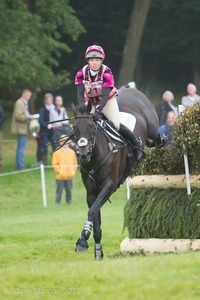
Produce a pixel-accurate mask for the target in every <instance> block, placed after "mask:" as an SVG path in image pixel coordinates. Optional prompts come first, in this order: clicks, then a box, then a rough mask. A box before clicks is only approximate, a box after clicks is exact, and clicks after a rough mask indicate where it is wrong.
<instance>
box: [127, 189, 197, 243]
mask: <svg viewBox="0 0 200 300" xmlns="http://www.w3.org/2000/svg"><path fill="white" fill-rule="evenodd" d="M124 226H125V227H127V229H128V233H129V238H162V239H165V238H171V239H195V238H200V191H199V190H196V191H194V192H193V193H192V194H191V195H190V196H188V195H187V193H186V190H185V189H180V190H179V189H167V190H166V189H136V190H133V191H132V194H131V199H130V200H129V201H128V202H127V204H126V206H125V208H124Z"/></svg>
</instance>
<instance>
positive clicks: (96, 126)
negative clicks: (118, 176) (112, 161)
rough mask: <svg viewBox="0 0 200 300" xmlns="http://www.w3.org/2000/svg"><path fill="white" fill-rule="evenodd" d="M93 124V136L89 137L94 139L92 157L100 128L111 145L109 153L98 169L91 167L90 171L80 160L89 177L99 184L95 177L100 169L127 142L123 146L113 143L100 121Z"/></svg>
mask: <svg viewBox="0 0 200 300" xmlns="http://www.w3.org/2000/svg"><path fill="white" fill-rule="evenodd" d="M81 117H82V118H88V117H89V116H81ZM93 126H94V130H93V133H94V134H93V136H92V137H91V138H88V139H87V140H89V139H93V142H92V144H91V147H90V148H89V150H90V156H91V157H92V155H93V149H94V147H95V145H96V137H97V131H98V130H99V131H100V132H101V133H102V134H103V135H104V136H105V138H106V140H107V142H108V145H109V149H110V151H109V152H108V153H107V155H106V156H105V158H104V159H103V161H102V163H101V164H100V165H99V166H98V168H97V169H96V170H94V169H91V170H90V171H88V170H87V169H86V168H84V166H83V163H81V160H80V166H81V169H82V170H83V171H84V172H85V173H87V174H88V175H89V177H90V178H91V179H92V180H93V181H94V182H95V184H96V185H97V183H96V181H95V177H96V176H97V174H98V172H99V171H100V169H101V168H102V167H103V166H104V164H105V163H106V161H107V160H108V158H109V157H110V156H111V155H112V154H113V153H115V152H117V151H118V150H120V149H122V148H124V147H126V146H127V144H126V143H123V145H122V146H116V145H115V144H114V143H112V141H111V138H110V137H109V135H108V134H107V133H106V130H105V129H103V128H102V127H101V126H99V124H98V123H95V122H94V121H93Z"/></svg>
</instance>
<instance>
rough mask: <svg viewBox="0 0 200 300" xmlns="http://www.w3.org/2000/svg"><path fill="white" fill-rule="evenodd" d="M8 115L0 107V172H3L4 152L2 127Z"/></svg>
mask: <svg viewBox="0 0 200 300" xmlns="http://www.w3.org/2000/svg"><path fill="white" fill-rule="evenodd" d="M5 118H6V115H5V112H4V110H3V108H2V107H1V106H0V171H2V170H3V151H2V144H3V134H2V131H1V129H2V125H3V123H4V121H5Z"/></svg>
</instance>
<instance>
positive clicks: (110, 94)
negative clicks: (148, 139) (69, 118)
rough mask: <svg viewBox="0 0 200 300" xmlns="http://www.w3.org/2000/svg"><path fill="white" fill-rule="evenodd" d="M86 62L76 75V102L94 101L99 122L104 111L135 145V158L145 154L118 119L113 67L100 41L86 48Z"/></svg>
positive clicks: (138, 142) (80, 104) (95, 117)
mask: <svg viewBox="0 0 200 300" xmlns="http://www.w3.org/2000/svg"><path fill="white" fill-rule="evenodd" d="M85 59H86V60H87V65H85V66H84V67H83V68H82V69H81V70H79V71H78V72H77V74H76V78H75V84H76V85H77V101H78V105H79V106H83V105H85V104H86V103H87V102H88V101H91V102H92V105H93V106H94V108H95V111H94V113H93V119H94V120H95V121H97V120H98V119H99V118H101V116H102V114H103V115H104V116H105V117H106V118H107V119H108V120H110V121H111V122H112V123H113V124H114V126H115V128H116V130H117V131H119V132H120V133H121V134H122V136H124V137H125V138H127V139H128V140H129V141H130V143H131V144H132V145H133V147H136V148H135V150H136V151H135V152H136V154H135V155H136V159H137V160H140V159H141V158H142V157H143V156H144V152H143V148H142V144H141V141H140V140H138V139H137V138H136V137H135V136H134V134H133V133H132V132H131V130H129V128H127V127H126V126H124V125H122V124H120V122H119V119H120V118H119V107H118V104H117V99H116V96H117V89H116V87H115V86H114V77H113V74H112V71H111V69H110V68H109V67H108V66H106V65H104V64H103V60H104V59H105V52H104V50H103V48H102V47H101V46H99V45H98V44H93V45H92V46H89V47H88V48H87V49H86V52H85Z"/></svg>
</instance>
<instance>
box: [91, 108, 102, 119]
mask: <svg viewBox="0 0 200 300" xmlns="http://www.w3.org/2000/svg"><path fill="white" fill-rule="evenodd" d="M101 116H102V115H101V112H100V110H98V109H96V110H95V112H94V113H93V116H92V118H93V120H94V121H98V120H99V119H100V118H101Z"/></svg>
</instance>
